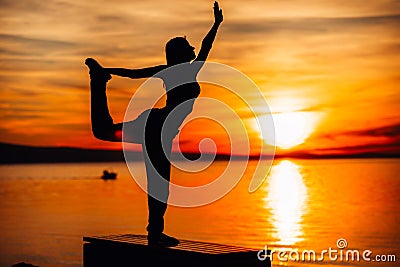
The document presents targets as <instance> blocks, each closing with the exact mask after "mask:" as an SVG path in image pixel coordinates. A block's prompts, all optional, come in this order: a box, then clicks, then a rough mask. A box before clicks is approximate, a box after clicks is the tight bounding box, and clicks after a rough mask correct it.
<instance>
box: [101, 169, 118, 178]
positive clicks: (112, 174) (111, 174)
mask: <svg viewBox="0 0 400 267" xmlns="http://www.w3.org/2000/svg"><path fill="white" fill-rule="evenodd" d="M101 179H103V180H115V179H117V173H115V172H112V171H108V170H104V171H103V175H102V176H101Z"/></svg>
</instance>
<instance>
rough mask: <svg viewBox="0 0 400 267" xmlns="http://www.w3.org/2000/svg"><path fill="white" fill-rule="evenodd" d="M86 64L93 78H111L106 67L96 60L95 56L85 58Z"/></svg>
mask: <svg viewBox="0 0 400 267" xmlns="http://www.w3.org/2000/svg"><path fill="white" fill-rule="evenodd" d="M85 64H86V65H87V66H88V68H89V74H90V78H91V79H101V80H106V81H108V80H110V79H111V75H110V74H109V73H107V72H106V71H105V70H104V68H103V67H102V66H101V65H100V64H99V62H97V61H96V60H94V59H93V58H87V59H86V60H85Z"/></svg>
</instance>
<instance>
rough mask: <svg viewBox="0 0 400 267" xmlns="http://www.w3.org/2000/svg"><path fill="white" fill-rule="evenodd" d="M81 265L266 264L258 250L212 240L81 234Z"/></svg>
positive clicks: (235, 266)
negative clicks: (162, 243) (160, 241)
mask: <svg viewBox="0 0 400 267" xmlns="http://www.w3.org/2000/svg"><path fill="white" fill-rule="evenodd" d="M83 241H84V242H85V243H84V244H83V266H84V267H103V266H104V267H106V266H107V267H108V266H110V267H122V266H123V267H130V266H135V267H136V266H138V267H139V266H171V267H188V266H190V267H200V266H206V267H214V266H215V267H225V266H226V267H228V266H229V267H239V266H240V267H261V266H263V267H270V266H271V262H270V261H269V258H267V259H266V260H264V261H260V260H259V259H258V257H257V253H258V250H253V249H249V248H243V247H237V246H228V245H221V244H216V243H207V242H198V241H190V240H182V241H181V244H180V245H178V246H177V247H174V248H160V247H149V246H147V240H146V236H142V235H112V236H100V237H84V238H83Z"/></svg>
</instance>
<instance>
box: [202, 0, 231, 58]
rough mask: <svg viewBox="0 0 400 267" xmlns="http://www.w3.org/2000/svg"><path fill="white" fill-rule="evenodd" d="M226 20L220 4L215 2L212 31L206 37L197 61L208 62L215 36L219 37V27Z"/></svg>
mask: <svg viewBox="0 0 400 267" xmlns="http://www.w3.org/2000/svg"><path fill="white" fill-rule="evenodd" d="M223 20H224V17H223V15H222V9H220V8H219V5H218V2H217V1H215V2H214V24H213V26H212V27H211V29H210V31H209V32H208V33H207V35H206V36H205V37H204V39H203V42H202V43H201V48H200V51H199V54H198V55H197V58H196V59H195V61H206V59H207V57H208V54H209V53H210V50H211V47H212V44H213V42H214V40H215V36H216V35H217V31H218V27H219V25H220V24H221V23H222V21H223Z"/></svg>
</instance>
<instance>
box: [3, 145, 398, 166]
mask: <svg viewBox="0 0 400 267" xmlns="http://www.w3.org/2000/svg"><path fill="white" fill-rule="evenodd" d="M0 151H1V157H0V164H24V163H79V162H123V161H125V158H124V153H123V151H122V150H104V149H103V150H102V149H82V148H73V147H35V146H24V145H15V144H6V143H0ZM129 153H131V159H132V160H134V161H135V160H141V159H143V156H142V153H141V152H137V151H132V152H129ZM184 156H185V157H186V158H187V159H189V160H196V159H198V158H199V157H200V154H197V153H184ZM203 157H204V158H205V159H207V160H209V159H214V160H219V161H220V160H222V161H223V160H245V159H247V157H246V156H241V155H227V154H218V155H216V156H215V158H214V155H212V154H204V155H203ZM263 157H270V156H268V155H265V156H263ZM172 158H175V159H176V157H175V155H174V154H173V155H172ZM259 158H260V156H250V158H249V159H250V160H257V159H259ZM274 158H275V159H284V158H288V159H290V158H291V159H356V158H360V159H361V158H400V154H384V153H382V154H381V153H360V154H348V155H343V154H340V155H339V154H327V155H315V154H312V153H287V154H278V155H275V157H274Z"/></svg>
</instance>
